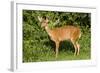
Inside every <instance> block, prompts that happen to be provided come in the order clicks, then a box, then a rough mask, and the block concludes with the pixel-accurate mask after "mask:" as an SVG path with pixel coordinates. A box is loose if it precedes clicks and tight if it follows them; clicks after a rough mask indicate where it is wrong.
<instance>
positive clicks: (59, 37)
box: [38, 16, 81, 58]
mask: <svg viewBox="0 0 100 73" xmlns="http://www.w3.org/2000/svg"><path fill="white" fill-rule="evenodd" d="M38 20H39V21H40V24H41V27H44V28H45V30H46V32H47V33H48V35H49V36H50V39H51V40H52V41H54V42H55V45H56V48H55V54H56V55H55V56H56V58H57V56H58V52H59V44H60V42H61V41H64V40H70V41H71V42H72V44H73V46H74V48H75V52H74V55H79V51H80V45H79V44H78V39H79V38H80V37H81V31H80V28H79V27H75V26H71V25H69V26H68V25H67V26H63V27H56V28H52V29H51V28H49V26H48V22H49V20H48V18H47V17H45V18H43V17H39V16H38Z"/></svg>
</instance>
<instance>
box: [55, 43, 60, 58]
mask: <svg viewBox="0 0 100 73" xmlns="http://www.w3.org/2000/svg"><path fill="white" fill-rule="evenodd" d="M55 43H56V58H57V57H58V52H59V42H55Z"/></svg>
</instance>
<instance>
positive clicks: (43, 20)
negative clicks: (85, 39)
mask: <svg viewBox="0 0 100 73" xmlns="http://www.w3.org/2000/svg"><path fill="white" fill-rule="evenodd" d="M38 20H39V21H40V24H41V27H42V28H44V27H46V26H47V25H48V22H49V20H48V18H46V17H43V18H42V17H39V16H38Z"/></svg>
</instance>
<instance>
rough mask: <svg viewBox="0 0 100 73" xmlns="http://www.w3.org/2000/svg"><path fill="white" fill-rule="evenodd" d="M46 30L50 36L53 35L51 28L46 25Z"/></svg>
mask: <svg viewBox="0 0 100 73" xmlns="http://www.w3.org/2000/svg"><path fill="white" fill-rule="evenodd" d="M45 30H46V32H47V33H48V35H49V36H51V29H50V28H49V27H48V26H45Z"/></svg>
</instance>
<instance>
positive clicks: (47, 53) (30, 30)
mask: <svg viewBox="0 0 100 73" xmlns="http://www.w3.org/2000/svg"><path fill="white" fill-rule="evenodd" d="M38 16H41V17H47V18H48V19H49V27H50V28H56V27H61V26H64V25H73V26H78V27H80V28H81V32H82V37H81V39H80V44H81V53H80V54H81V55H80V56H79V57H73V58H72V56H73V51H72V50H74V49H73V47H71V46H72V44H71V43H69V42H68V41H64V42H62V43H61V44H62V45H61V46H60V50H61V52H60V54H59V58H58V60H72V59H73V60H74V59H89V58H90V48H91V47H90V46H91V45H90V42H91V41H90V40H91V23H90V22H91V14H90V13H77V12H56V11H36V10H23V62H34V61H48V60H49V61H51V60H55V59H54V57H55V56H54V55H55V53H54V48H55V44H54V42H53V41H51V40H50V38H49V36H48V34H47V32H46V31H45V30H44V29H43V28H41V26H40V23H39V20H38V18H37V17H38ZM58 19H59V22H57V23H56V24H54V23H55V22H56V21H57V20H58ZM70 48H72V49H70ZM83 54H84V55H85V56H83Z"/></svg>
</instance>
